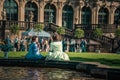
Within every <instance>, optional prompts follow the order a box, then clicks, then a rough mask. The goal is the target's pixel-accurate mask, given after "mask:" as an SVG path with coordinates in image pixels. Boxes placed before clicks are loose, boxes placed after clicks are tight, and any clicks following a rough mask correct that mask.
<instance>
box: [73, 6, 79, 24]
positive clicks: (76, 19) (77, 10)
mask: <svg viewBox="0 0 120 80" xmlns="http://www.w3.org/2000/svg"><path fill="white" fill-rule="evenodd" d="M78 20H79V6H76V7H75V9H74V23H73V24H78Z"/></svg>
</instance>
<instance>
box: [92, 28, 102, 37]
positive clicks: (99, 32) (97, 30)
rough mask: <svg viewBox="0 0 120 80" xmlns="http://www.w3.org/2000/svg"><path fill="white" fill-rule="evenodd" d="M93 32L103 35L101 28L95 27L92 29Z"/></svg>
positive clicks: (96, 34)
mask: <svg viewBox="0 0 120 80" xmlns="http://www.w3.org/2000/svg"><path fill="white" fill-rule="evenodd" d="M93 34H94V35H95V36H99V37H101V36H102V35H103V31H102V28H96V29H95V30H94V32H93Z"/></svg>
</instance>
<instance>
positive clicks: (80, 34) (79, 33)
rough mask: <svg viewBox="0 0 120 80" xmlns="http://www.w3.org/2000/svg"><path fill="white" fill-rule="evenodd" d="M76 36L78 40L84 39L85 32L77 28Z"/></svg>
mask: <svg viewBox="0 0 120 80" xmlns="http://www.w3.org/2000/svg"><path fill="white" fill-rule="evenodd" d="M74 36H75V37H76V38H82V37H84V30H82V29H80V28H77V29H76V30H75V34H74Z"/></svg>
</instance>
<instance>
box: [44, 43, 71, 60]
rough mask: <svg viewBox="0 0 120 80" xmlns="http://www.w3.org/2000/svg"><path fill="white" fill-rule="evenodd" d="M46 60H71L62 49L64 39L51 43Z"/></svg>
mask: <svg viewBox="0 0 120 80" xmlns="http://www.w3.org/2000/svg"><path fill="white" fill-rule="evenodd" d="M46 60H70V59H69V56H68V55H67V54H66V53H64V52H63V51H62V41H56V42H51V43H50V51H49V53H48V55H47V56H46Z"/></svg>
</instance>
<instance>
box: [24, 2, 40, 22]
mask: <svg viewBox="0 0 120 80" xmlns="http://www.w3.org/2000/svg"><path fill="white" fill-rule="evenodd" d="M30 12H32V13H33V21H37V20H38V7H37V5H36V4H35V3H34V2H28V3H27V4H26V5H25V21H29V14H30Z"/></svg>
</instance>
